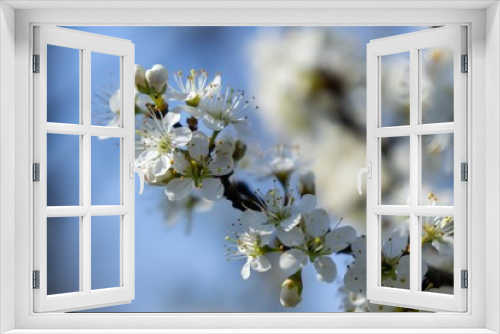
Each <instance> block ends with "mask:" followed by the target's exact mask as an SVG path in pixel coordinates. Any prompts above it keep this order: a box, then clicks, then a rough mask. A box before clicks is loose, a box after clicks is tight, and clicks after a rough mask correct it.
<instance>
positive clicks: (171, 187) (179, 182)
mask: <svg viewBox="0 0 500 334" xmlns="http://www.w3.org/2000/svg"><path fill="white" fill-rule="evenodd" d="M191 189H193V181H191V179H183V178H179V179H173V180H171V181H170V182H169V183H168V184H167V187H166V188H165V193H166V194H167V196H168V199H169V200H171V201H178V200H181V199H183V198H185V197H186V196H187V195H189V194H190V193H191Z"/></svg>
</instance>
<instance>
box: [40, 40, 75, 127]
mask: <svg viewBox="0 0 500 334" xmlns="http://www.w3.org/2000/svg"><path fill="white" fill-rule="evenodd" d="M47 122H56V123H71V124H79V123H80V50H78V49H71V48H65V47H62V46H55V45H47Z"/></svg>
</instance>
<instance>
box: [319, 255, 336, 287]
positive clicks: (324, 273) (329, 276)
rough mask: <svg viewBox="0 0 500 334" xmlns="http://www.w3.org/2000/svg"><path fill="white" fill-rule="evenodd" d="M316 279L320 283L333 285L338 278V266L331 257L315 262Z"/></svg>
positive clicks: (322, 257) (323, 257) (324, 257)
mask: <svg viewBox="0 0 500 334" xmlns="http://www.w3.org/2000/svg"><path fill="white" fill-rule="evenodd" d="M314 268H316V278H317V279H318V280H319V281H320V282H327V283H332V282H333V281H334V280H335V278H336V277H337V266H336V265H335V263H334V262H333V260H332V258H331V257H329V256H321V257H319V258H317V259H316V261H314Z"/></svg>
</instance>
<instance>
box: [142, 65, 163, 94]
mask: <svg viewBox="0 0 500 334" xmlns="http://www.w3.org/2000/svg"><path fill="white" fill-rule="evenodd" d="M145 77H146V81H147V83H148V86H149V89H150V91H151V93H152V94H155V95H162V94H163V93H165V92H166V90H167V86H168V84H167V81H168V71H167V70H166V69H165V67H163V65H160V64H156V65H153V67H152V68H151V69H149V70H147V71H146V74H145Z"/></svg>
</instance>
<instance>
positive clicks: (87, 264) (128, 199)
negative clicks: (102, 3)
mask: <svg viewBox="0 0 500 334" xmlns="http://www.w3.org/2000/svg"><path fill="white" fill-rule="evenodd" d="M49 44H50V45H57V46H61V47H65V48H73V49H77V50H80V111H79V113H80V124H63V123H51V122H47V45H49ZM92 52H99V53H104V54H111V55H116V56H119V57H120V74H121V75H120V89H121V90H122V97H121V99H122V101H121V106H122V110H121V112H120V114H121V123H122V126H121V127H119V128H118V127H117V128H112V127H104V126H94V125H91V53H92ZM34 54H39V55H40V73H37V74H34V77H33V78H34V79H33V80H34V115H35V119H34V152H33V153H34V161H35V162H39V163H40V181H39V182H36V183H35V184H34V216H33V217H34V243H35V245H34V267H33V269H34V270H39V271H40V289H34V290H33V295H34V311H35V312H47V311H74V310H81V309H86V308H94V307H100V306H105V305H111V304H114V305H116V304H120V303H128V302H130V300H132V299H134V179H133V178H131V177H130V175H129V171H128V168H129V162H131V161H134V154H135V119H134V114H135V113H134V74H133V68H134V45H133V44H132V43H131V42H130V41H127V40H121V39H117V38H110V37H107V36H100V35H96V34H90V33H83V32H78V31H74V30H70V29H64V28H53V27H46V26H40V27H35V36H34ZM48 133H55V134H66V135H78V136H79V138H80V139H79V141H80V144H79V145H80V147H79V151H80V153H79V154H80V159H79V168H80V182H79V188H80V196H79V197H80V199H79V206H55V207H54V206H49V207H48V206H47V170H46V169H47V168H46V167H47V134H48ZM94 136H108V137H115V138H120V141H121V145H120V147H121V148H120V175H121V178H120V184H121V186H120V205H91V173H92V171H91V139H92V137H94ZM98 215H99V216H103V215H104V216H105V215H119V216H120V286H119V287H116V288H109V289H99V290H92V289H91V251H92V250H91V217H92V216H98ZM48 217H79V247H80V259H79V269H80V270H79V272H80V277H79V281H80V289H79V290H80V291H78V292H72V293H63V294H56V295H47V224H46V221H47V218H48Z"/></svg>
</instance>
